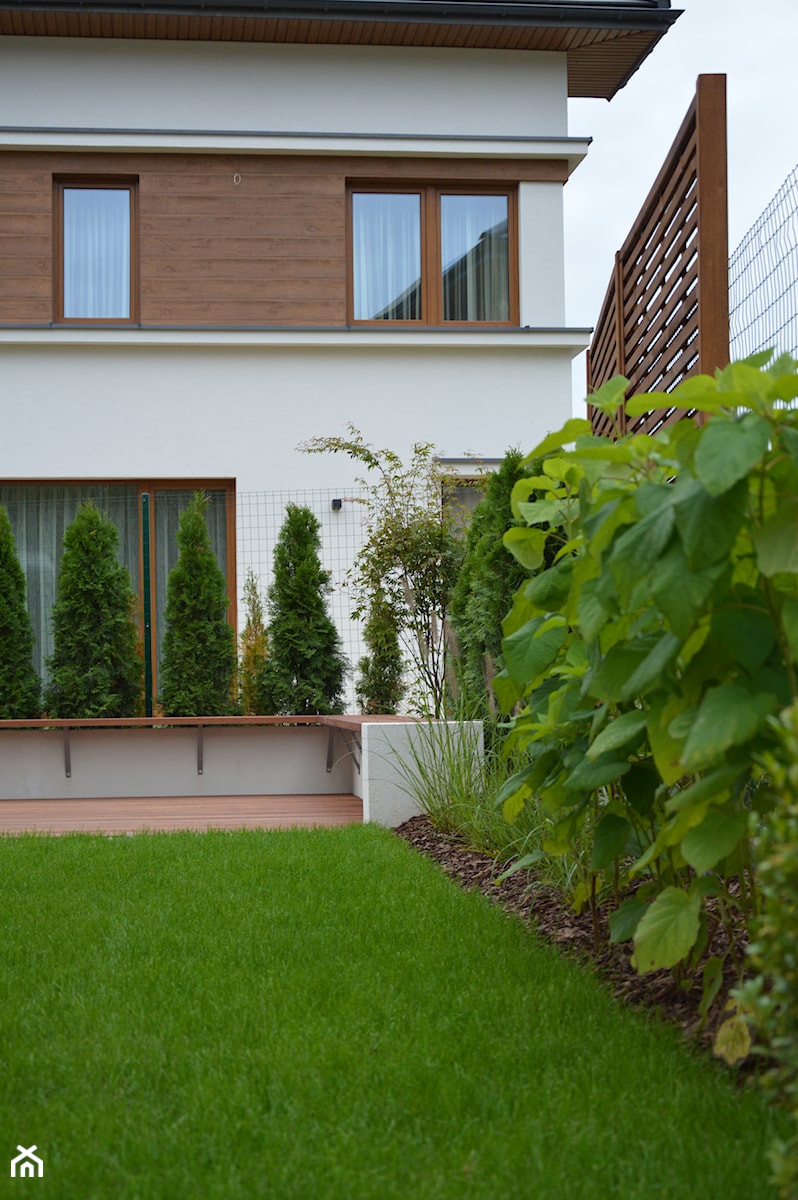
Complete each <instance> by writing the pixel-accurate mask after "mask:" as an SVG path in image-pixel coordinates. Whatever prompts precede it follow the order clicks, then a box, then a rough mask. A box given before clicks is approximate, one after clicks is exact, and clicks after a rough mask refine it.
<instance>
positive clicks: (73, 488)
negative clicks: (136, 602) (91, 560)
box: [0, 483, 139, 679]
mask: <svg viewBox="0 0 798 1200" xmlns="http://www.w3.org/2000/svg"><path fill="white" fill-rule="evenodd" d="M84 500H94V502H95V504H96V506H97V508H98V509H99V510H100V512H101V513H103V514H104V515H106V516H108V517H110V519H111V520H112V521H113V523H114V525H115V526H116V529H117V532H118V533H119V561H120V562H121V563H123V564H124V566H126V567H127V569H128V571H129V572H130V578H131V582H132V584H133V590H134V591H135V592H136V593H138V587H139V518H138V489H137V488H136V487H135V485H126V484H115V485H113V486H111V487H109V486H107V485H100V484H95V483H90V484H85V485H84V484H59V483H52V484H3V485H0V504H2V505H3V506H4V507H5V509H6V511H7V512H8V516H9V519H10V521H11V528H12V529H13V531H14V540H15V542H16V547H17V555H18V557H19V561H20V565H21V566H22V570H23V571H24V572H25V578H26V580H27V599H28V612H29V613H30V617H31V623H32V625H33V632H34V635H35V638H36V646H35V650H34V666H35V667H36V670H37V671H38V672H39V674H40V676H41V677H42V679H46V678H47V677H48V672H47V667H46V661H47V659H48V657H49V656H50V655H51V654H52V653H53V631H52V620H51V613H52V609H53V605H54V603H55V599H56V588H57V584H58V570H59V567H60V565H61V556H62V554H63V547H64V534H65V533H66V530H67V527H68V526H69V525H70V524H71V523H72V521H73V520H74V518H75V516H76V514H77V511H78V508H79V507H80V505H81V504H82V502H83V501H84Z"/></svg>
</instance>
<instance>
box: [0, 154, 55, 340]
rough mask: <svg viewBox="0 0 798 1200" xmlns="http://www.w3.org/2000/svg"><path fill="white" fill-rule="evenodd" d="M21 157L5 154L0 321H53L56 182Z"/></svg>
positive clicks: (0, 188) (1, 163) (0, 164)
mask: <svg viewBox="0 0 798 1200" xmlns="http://www.w3.org/2000/svg"><path fill="white" fill-rule="evenodd" d="M26 168H27V162H26V161H25V160H22V161H20V159H19V158H18V157H12V156H10V155H0V321H14V322H27V321H30V322H34V323H36V324H40V323H42V322H45V321H49V319H50V314H51V308H52V304H51V295H52V279H53V264H52V242H53V218H52V185H51V182H50V179H51V177H50V175H48V174H47V173H46V172H44V171H41V170H33V171H31V170H28V169H26Z"/></svg>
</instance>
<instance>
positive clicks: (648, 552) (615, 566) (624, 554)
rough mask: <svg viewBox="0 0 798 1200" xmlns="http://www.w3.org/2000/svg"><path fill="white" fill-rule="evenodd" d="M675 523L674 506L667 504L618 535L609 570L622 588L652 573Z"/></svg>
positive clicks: (628, 586) (624, 588) (610, 558)
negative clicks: (670, 506)
mask: <svg viewBox="0 0 798 1200" xmlns="http://www.w3.org/2000/svg"><path fill="white" fill-rule="evenodd" d="M673 523H674V512H673V509H672V508H669V507H664V508H660V509H658V510H657V511H656V512H652V513H649V515H648V516H646V517H643V518H642V520H640V521H637V522H636V523H635V524H634V525H632V526H631V528H630V529H625V530H624V531H623V533H621V534H619V535H618V537H617V538H616V539H615V542H614V544H613V547H612V553H611V554H610V557H609V569H610V571H611V572H612V576H613V579H614V580H615V583H616V585H617V587H618V588H619V589H620V590H621V591H623V590H626V589H627V588H630V587H631V586H632V584H634V583H636V582H637V581H638V580H639V579H641V578H642V577H643V576H644V575H647V574H648V572H649V571H650V570H651V568H652V567H653V565H654V563H655V562H656V561H657V560H658V558H659V556H660V554H661V553H662V551H663V549H664V547H665V545H666V543H667V541H668V538H669V537H670V535H671V530H672V529H673Z"/></svg>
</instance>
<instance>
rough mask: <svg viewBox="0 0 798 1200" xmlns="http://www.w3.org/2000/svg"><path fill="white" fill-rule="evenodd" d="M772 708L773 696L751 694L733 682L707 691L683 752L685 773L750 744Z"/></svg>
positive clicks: (773, 703) (773, 704)
mask: <svg viewBox="0 0 798 1200" xmlns="http://www.w3.org/2000/svg"><path fill="white" fill-rule="evenodd" d="M774 707H775V699H774V697H772V696H768V695H752V694H751V693H750V692H748V691H746V690H745V688H741V687H738V686H737V685H736V684H733V683H722V684H720V686H719V687H714V688H709V689H708V691H707V692H706V694H705V695H704V697H703V699H702V700H701V703H700V704H699V706H698V711H697V713H696V715H695V719H694V721H693V723H692V727H691V729H690V732H689V734H688V735H687V741H686V742H685V745H684V750H683V751H682V763H683V765H684V769H685V773H688V772H691V771H696V770H700V769H701V768H702V767H705V766H709V765H710V764H712V763H714V762H716V761H717V760H718V759H719V758H720V757H721V756H722V755H724V754H725V752H726V751H727V750H729V749H730V748H731V747H732V746H741V745H743V744H744V743H745V742H748V741H750V740H751V738H752V737H754V735H755V734H756V732H757V730H758V729H759V728H760V726H761V725H762V724H763V723H764V721H765V718H766V717H767V715H768V713H770V712H772V711H773V709H774Z"/></svg>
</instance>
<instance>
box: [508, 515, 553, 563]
mask: <svg viewBox="0 0 798 1200" xmlns="http://www.w3.org/2000/svg"><path fill="white" fill-rule="evenodd" d="M547 537H548V533H547V531H546V530H545V529H525V528H523V527H522V526H519V525H514V526H513V527H512V529H508V530H507V531H506V532H505V534H504V536H503V538H502V542H503V543H504V547H505V549H506V550H509V551H510V553H511V554H512V556H513V558H516V559H518V561H519V562H520V564H521V566H522V567H526V569H527V570H528V571H537V570H538V568H539V567H541V566H542V565H543V551H544V549H545V546H546V538H547Z"/></svg>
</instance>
